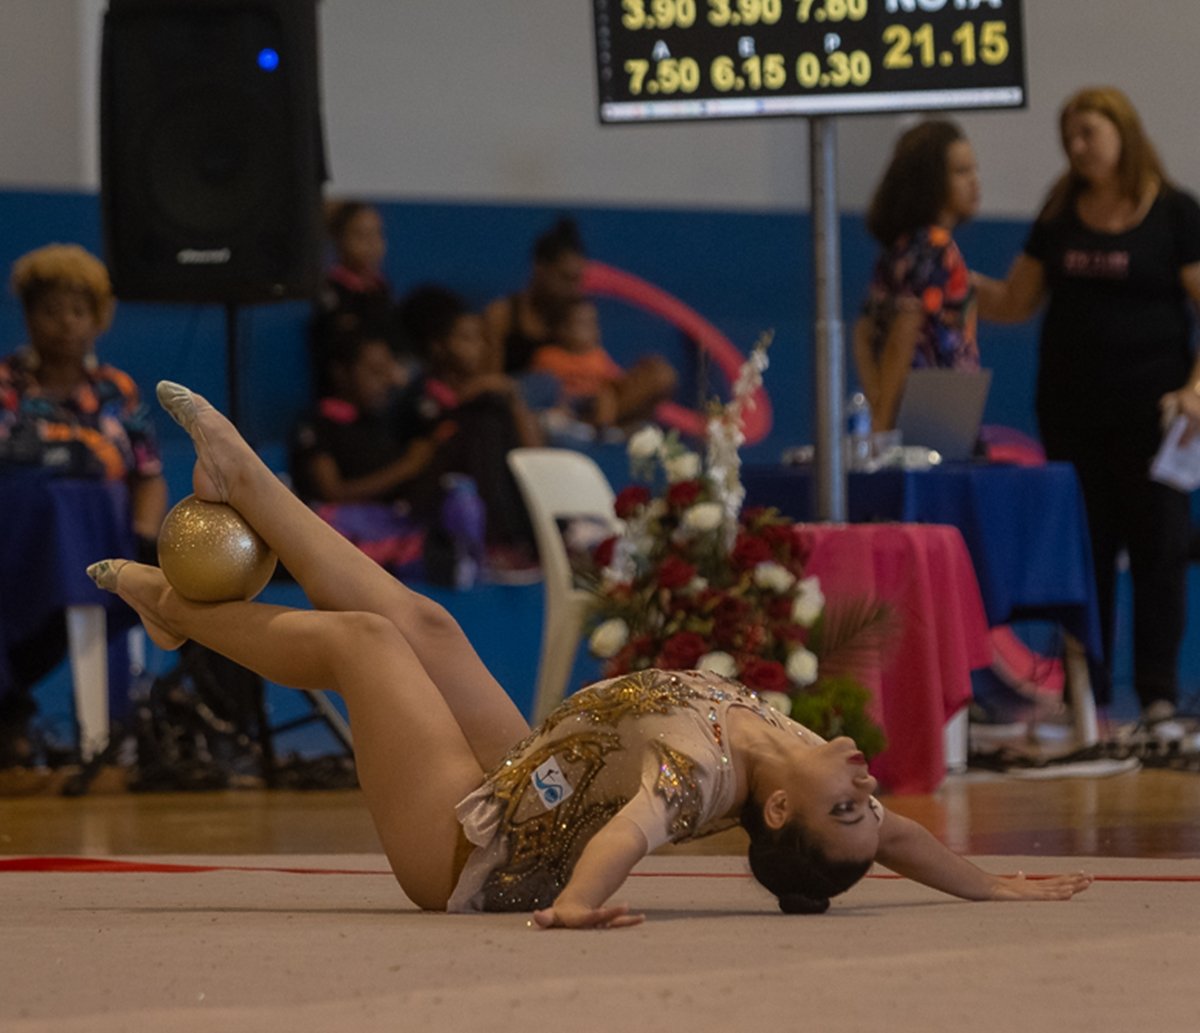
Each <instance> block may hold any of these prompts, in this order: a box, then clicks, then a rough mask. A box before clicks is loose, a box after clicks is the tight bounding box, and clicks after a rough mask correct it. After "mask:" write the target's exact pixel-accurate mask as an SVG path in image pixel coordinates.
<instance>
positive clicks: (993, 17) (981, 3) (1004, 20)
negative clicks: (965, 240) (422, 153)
mask: <svg viewBox="0 0 1200 1033" xmlns="http://www.w3.org/2000/svg"><path fill="white" fill-rule="evenodd" d="M593 3H594V10H595V43H596V67H597V73H598V79H599V101H600V121H601V122H603V123H628V122H656V121H686V120H692V119H715V118H763V117H771V116H786V115H840V114H864V113H882V112H903V111H936V110H949V109H959V110H961V109H969V108H1019V107H1024V106H1025V103H1026V87H1025V47H1024V36H1023V28H1022V20H1021V4H1020V0H593Z"/></svg>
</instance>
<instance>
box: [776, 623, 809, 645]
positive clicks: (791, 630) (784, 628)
mask: <svg viewBox="0 0 1200 1033" xmlns="http://www.w3.org/2000/svg"><path fill="white" fill-rule="evenodd" d="M771 634H772V635H773V636H774V637H775V638H776V639H777V640H778V641H780V642H806V641H808V628H805V627H803V626H802V625H800V624H795V623H793V622H792V621H783V622H781V623H779V624H776V625H775V626H774V627H773V628H772V629H771Z"/></svg>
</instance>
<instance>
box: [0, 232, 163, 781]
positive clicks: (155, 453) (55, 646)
mask: <svg viewBox="0 0 1200 1033" xmlns="http://www.w3.org/2000/svg"><path fill="white" fill-rule="evenodd" d="M12 289H13V292H14V293H15V294H16V296H17V298H18V299H19V300H20V303H21V307H22V310H23V311H24V315H25V326H26V331H27V333H28V343H26V344H25V345H23V346H21V347H20V348H18V349H17V350H16V351H15V352H13V353H12V354H11V355H8V356H6V357H5V358H3V359H0V462H7V463H13V464H18V463H19V464H24V465H41V466H47V467H52V468H53V469H55V470H56V471H58V472H59V473H60V474H62V475H64V476H76V477H99V478H107V479H109V480H124V481H126V482H127V483H128V485H129V498H130V516H131V521H132V524H133V531H134V534H135V535H136V536H137V539H138V543H139V545H138V552H139V555H140V557H141V558H142V559H143V560H145V561H148V562H153V561H154V556H155V552H156V546H155V542H156V540H157V537H158V530H159V526H160V525H161V524H162V520H163V516H164V515H165V513H166V509H167V488H166V483H165V481H164V480H163V477H162V460H161V457H160V455H159V450H158V443H157V439H156V436H155V433H154V426H153V424H152V422H151V420H150V415H149V411H148V410H147V408H146V407H145V406H143V405H142V404H141V402H140V401H139V398H138V391H137V387H136V385H135V384H134V382H133V380H132V379H131V378H130V377H129V376H128V374H126V373H124V372H122V371H121V370H119V369H117V368H116V367H114V366H109V365H106V364H104V363H101V362H100V361H99V359H98V358H97V356H96V341H97V338H99V337H100V335H101V334H103V333H104V331H105V330H107V329H108V327H109V325H110V324H111V322H112V317H113V311H114V308H115V303H114V301H113V295H112V287H111V285H110V283H109V277H108V270H107V269H105V267H104V264H103V263H102V262H101V261H100V260H99V259H97V258H95V257H94V256H93V255H91V254H89V253H88V252H87V251H85V250H84V249H83V248H81V247H79V246H78V245H75V244H50V245H48V246H46V247H42V248H38V249H37V250H35V251H31V252H29V253H28V254H26V255H23V256H22V257H21V258H19V259H17V261H16V262H15V263H14V264H13V268H12ZM65 650H66V631H65V624H64V623H63V621H62V620H61V619H59V620H56V621H55V623H54V624H53V625H52V626H50V627H47V628H45V629H44V633H39V634H37V635H36V636H34V638H33V639H31V640H29V641H26V642H20V643H15V644H13V643H10V653H11V654H12V655H10V657H9V660H10V665H11V668H12V670H13V672H14V675H15V677H16V681H17V684H16V686H15V689H14V691H12V692H11V693H10V694H9V696H7V697H6V698H5V699H3V700H0V766H4V765H5V764H6V762H7V763H21V762H23V761H26V760H28V759H29V750H30V743H29V739H28V734H27V731H28V723H29V720H30V719H31V718H32V716H33V713H34V705H33V702H32V697H31V695H30V693H29V690H30V689H31V688H32V686H33V685H34V684H36V683H37V682H38V681H40V680H41V679H42V678H43V677H44V676H45V675H46V674H48V673H49V672H50V670H51V669H52V668H53V667H54V666H55V665H56V664H57V663H58V662H59V660H61V659H62V656H63V655H64V653H65Z"/></svg>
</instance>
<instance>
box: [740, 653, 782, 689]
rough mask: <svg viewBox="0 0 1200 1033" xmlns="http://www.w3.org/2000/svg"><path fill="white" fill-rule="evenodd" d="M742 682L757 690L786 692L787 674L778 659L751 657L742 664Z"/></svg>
mask: <svg viewBox="0 0 1200 1033" xmlns="http://www.w3.org/2000/svg"><path fill="white" fill-rule="evenodd" d="M740 677H741V681H742V684H744V685H746V686H748V687H749V688H751V689H757V690H758V691H759V692H787V690H788V676H787V671H785V670H784V668H783V664H781V663H780V662H779V661H778V660H759V659H757V658H752V659H750V660H747V661H746V663H745V664H743V665H742V673H741V676H740Z"/></svg>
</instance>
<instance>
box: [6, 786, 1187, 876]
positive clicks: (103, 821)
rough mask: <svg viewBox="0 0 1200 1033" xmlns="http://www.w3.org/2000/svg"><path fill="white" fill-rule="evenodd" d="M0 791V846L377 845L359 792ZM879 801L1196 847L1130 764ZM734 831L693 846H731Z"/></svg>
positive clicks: (1060, 846) (1143, 853)
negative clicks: (1097, 773)
mask: <svg viewBox="0 0 1200 1033" xmlns="http://www.w3.org/2000/svg"><path fill="white" fill-rule="evenodd" d="M3 788H4V791H6V792H8V793H19V794H22V795H7V796H0V854H7V855H14V854H30V855H58V854H68V855H87V856H106V855H118V856H128V855H140V854H325V853H376V852H379V850H380V848H379V844H378V841H377V839H376V838H375V833H374V831H373V830H372V827H371V821H370V818H369V817H368V815H367V812H366V809H365V807H364V804H363V800H362V796H361V794H360V793H359V792H358V791H357V790H345V791H332V792H330V791H323V792H295V791H279V790H237V791H228V792H206V793H176V794H153V793H151V794H142V793H129V792H124V791H122V790H121V789H120V779H119V777H114V776H111V775H110V777H109V778H107V779H104V780H102V781H101V782H100V784H98V785H97V786H96V788H95V789H94V790H93V792H91V793H89V794H88V795H86V796H82V797H78V798H74V799H71V798H65V797H63V796H61V795H58V794H57V793H56V792H54V788H55V787H54V785H53V784H51V783H49V782H47V781H46V780H45V778H43V779H42V781H40V782H39V781H38V780H37V778H36V777H34V776H29V777H26V778H25V779H24V781H23V782H20V781H14V780H12V779H9V780H8V781H7V783H6V784H5V785H4V787H3ZM884 802H885V804H886V805H887V806H888V807H889V808H891V809H893V810H895V811H896V812H898V813H901V814H905V815H908V816H909V817H912V818H914V819H916V820H918V821H920V822H922V823H923V824H925V825H926V826H927V827H928V828H930V829H931V830H932V831H933V832H934V833H935V834H937V835H938V836H939V837H940V838H941V839H942V840H943V841H945V842H946V843H947V844H948V845H949V846H951V847H952V848H953V849H955V850H958V851H960V852H963V853H970V854H1043V855H1055V856H1067V855H1079V856H1106V857H1163V858H1178V857H1197V856H1200V775H1197V774H1193V773H1186V772H1176V771H1162V770H1150V771H1138V772H1132V773H1128V774H1123V775H1117V776H1113V777H1109V778H1098V779H1089V778H1080V779H1059V780H1053V781H1022V780H1018V779H1013V778H1004V777H999V776H977V775H965V776H955V777H952V778H951V779H949V780H948V781H947V783H946V784H945V785H944V786H943V787H942V788H941V789H940V790H939V791H938V792H937V793H936V794H934V795H932V796H912V797H887V798H885V800H884ZM740 837H741V833H740V832H736V833H731V834H728V835H725V836H721V837H713V838H712V839H711V840H708V841H701V842H700V843H698V844H695V845H693V846H692V847H691V848H690V849H691V850H693V851H699V852H716V853H727V852H729V853H732V852H739V851H740V850H741V849H742V840H741V838H740Z"/></svg>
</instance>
